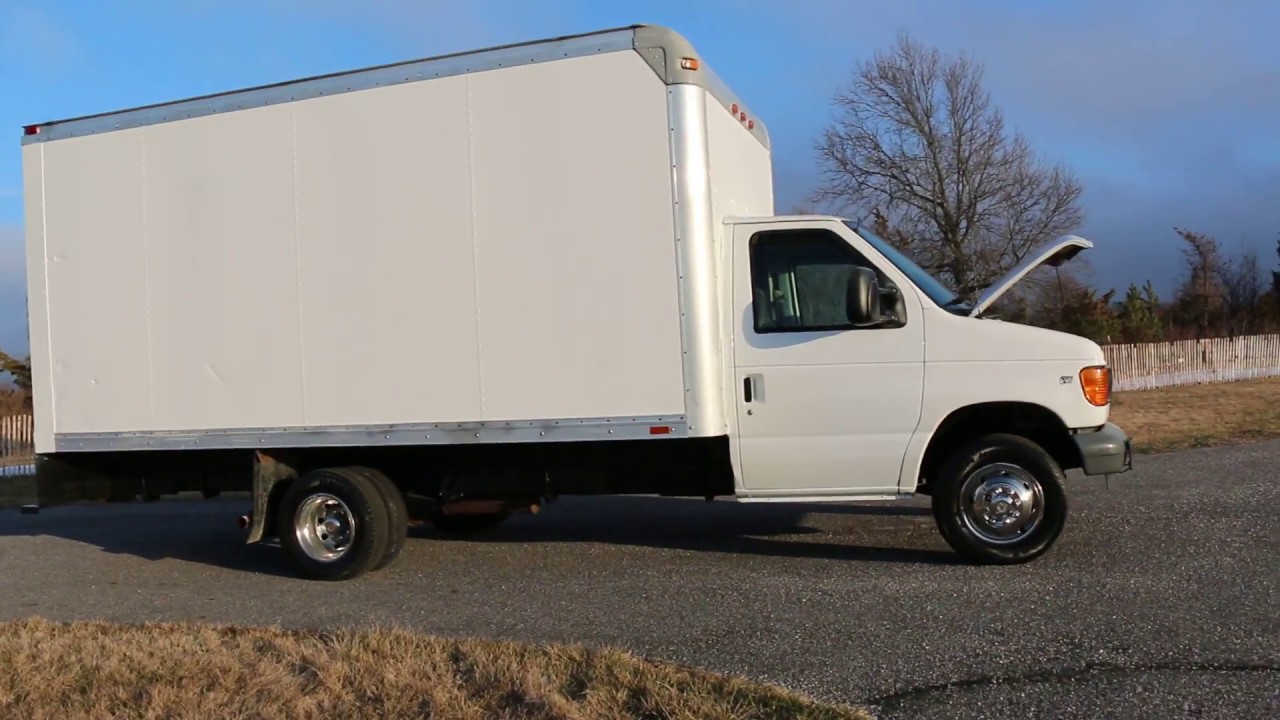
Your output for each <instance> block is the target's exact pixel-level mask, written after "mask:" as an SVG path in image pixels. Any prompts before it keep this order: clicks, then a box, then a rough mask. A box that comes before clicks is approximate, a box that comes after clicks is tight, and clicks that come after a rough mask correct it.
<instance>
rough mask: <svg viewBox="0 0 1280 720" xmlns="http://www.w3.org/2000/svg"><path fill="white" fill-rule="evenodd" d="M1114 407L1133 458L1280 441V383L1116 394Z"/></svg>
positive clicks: (1115, 418)
mask: <svg viewBox="0 0 1280 720" xmlns="http://www.w3.org/2000/svg"><path fill="white" fill-rule="evenodd" d="M1112 402H1113V406H1112V411H1111V418H1112V420H1113V421H1114V422H1115V423H1116V424H1117V425H1119V426H1120V427H1122V428H1124V430H1125V431H1126V432H1128V433H1129V435H1130V436H1131V437H1133V447H1134V451H1135V452H1160V451H1166V450H1178V449H1183V448H1192V447H1206V446H1211V445H1229V444H1233V443H1238V442H1244V441H1249V440H1261V439H1265V438H1272V437H1280V378H1268V379H1265V380H1246V381H1242V382H1233V383H1222V384H1216V385H1194V386H1190V387H1177V388H1160V389H1157V390H1142V391H1136V392H1124V393H1116V394H1115V397H1114V398H1113V400H1112Z"/></svg>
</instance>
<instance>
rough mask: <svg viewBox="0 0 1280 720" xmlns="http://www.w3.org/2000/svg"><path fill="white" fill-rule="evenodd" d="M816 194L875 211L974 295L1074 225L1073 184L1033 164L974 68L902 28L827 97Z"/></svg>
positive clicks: (1053, 169)
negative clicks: (830, 102) (831, 117)
mask: <svg viewBox="0 0 1280 720" xmlns="http://www.w3.org/2000/svg"><path fill="white" fill-rule="evenodd" d="M834 102H835V105H836V107H837V108H838V109H839V111H840V114H839V116H838V117H837V119H836V121H835V123H834V124H833V125H832V126H831V127H830V128H828V129H827V131H826V132H825V133H824V135H823V137H822V139H821V141H820V142H819V144H818V150H819V156H820V159H821V162H822V166H823V173H824V182H823V185H822V186H821V187H820V188H819V190H818V191H817V192H816V193H815V198H814V199H815V200H818V201H828V202H835V203H837V204H839V205H841V206H843V207H844V208H845V209H851V210H853V211H854V212H855V213H856V214H859V215H861V216H864V217H865V216H867V215H870V214H871V213H872V212H882V213H884V215H886V216H887V217H888V218H889V219H890V220H891V222H892V225H893V227H895V228H896V229H898V230H899V231H900V233H901V236H902V237H904V238H907V239H909V240H910V242H909V244H908V246H907V247H904V248H903V249H904V250H906V251H908V252H909V253H911V254H912V255H913V256H914V257H915V258H916V260H917V262H919V263H920V264H921V265H923V266H924V267H926V268H927V269H929V270H930V271H931V272H933V273H935V274H937V275H938V276H939V277H940V278H942V279H944V280H947V281H949V282H950V283H951V284H952V286H953V287H954V288H955V289H956V291H957V292H959V293H960V294H961V296H963V297H970V298H971V297H972V296H973V295H975V294H976V293H978V292H980V291H981V290H982V289H983V288H984V287H986V286H987V285H989V284H990V283H991V282H993V281H994V280H995V279H997V278H998V277H999V276H1000V275H1002V274H1004V273H1005V272H1007V271H1008V270H1009V269H1010V268H1011V267H1012V266H1014V265H1016V264H1017V263H1018V262H1020V261H1021V260H1022V259H1023V258H1024V257H1025V256H1026V255H1027V254H1028V253H1029V252H1030V251H1031V250H1032V249H1033V248H1035V247H1036V246H1037V245H1039V244H1040V243H1041V242H1043V241H1045V240H1046V239H1048V238H1051V237H1053V236H1056V235H1058V234H1061V233H1064V232H1070V231H1071V230H1073V229H1074V228H1076V227H1078V226H1079V224H1080V223H1081V222H1082V220H1083V212H1082V211H1081V209H1080V207H1079V205H1078V200H1079V197H1080V194H1081V185H1080V183H1079V182H1078V181H1077V180H1076V178H1075V177H1074V176H1073V175H1072V173H1071V172H1070V171H1068V170H1067V169H1065V168H1064V167H1061V166H1057V165H1048V164H1045V163H1042V162H1041V161H1040V160H1039V159H1038V158H1037V157H1036V156H1035V154H1034V153H1033V152H1032V150H1031V146H1030V144H1029V143H1028V141H1027V140H1026V138H1024V137H1022V136H1021V135H1019V134H1017V133H1009V132H1008V131H1007V130H1006V128H1005V123H1004V117H1003V114H1002V113H1001V111H1000V110H999V109H998V108H997V107H995V106H994V105H993V104H992V102H991V98H990V96H989V95H988V93H987V91H986V90H985V89H984V87H983V68H982V66H981V65H979V64H978V63H976V62H974V61H973V60H971V59H970V58H968V57H966V56H964V55H960V56H956V57H943V56H942V55H941V54H940V53H939V52H938V51H937V50H932V49H927V48H925V47H922V46H921V45H919V44H917V43H916V42H915V41H913V40H912V39H911V38H910V37H908V36H907V35H905V34H904V35H900V36H899V38H898V41H897V44H896V45H895V46H893V47H892V48H891V49H890V50H889V51H887V52H880V53H877V54H876V55H875V56H874V57H873V58H872V60H871V61H870V62H867V63H864V64H862V65H860V66H859V67H858V68H857V69H856V70H855V72H854V74H853V77H852V80H851V81H850V83H849V85H848V86H847V87H846V88H845V89H844V90H843V91H841V92H840V93H838V94H837V96H836V98H835V101H834Z"/></svg>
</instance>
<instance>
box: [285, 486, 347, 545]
mask: <svg viewBox="0 0 1280 720" xmlns="http://www.w3.org/2000/svg"><path fill="white" fill-rule="evenodd" d="M293 533H294V536H295V537H296V538H297V540H298V547H300V548H302V552H303V553H305V554H306V556H307V557H309V558H311V559H312V560H318V561H320V562H333V561H334V560H337V559H338V558H341V557H342V556H343V555H345V554H346V553H347V550H349V549H350V548H351V541H352V540H353V539H355V533H356V519H355V515H353V514H352V512H351V508H349V507H347V504H346V503H344V502H343V501H342V500H340V499H339V498H337V497H335V496H333V495H329V494H328V493H317V494H315V495H312V496H310V497H308V498H307V499H306V500H303V501H302V504H301V505H299V506H298V512H297V514H295V515H294V522H293Z"/></svg>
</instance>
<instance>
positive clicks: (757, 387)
mask: <svg viewBox="0 0 1280 720" xmlns="http://www.w3.org/2000/svg"><path fill="white" fill-rule="evenodd" d="M763 389H764V377H762V376H761V375H759V374H752V375H747V376H746V377H744V378H742V401H743V402H746V403H754V402H757V401H760V400H762V399H763V396H762V395H761V390H763Z"/></svg>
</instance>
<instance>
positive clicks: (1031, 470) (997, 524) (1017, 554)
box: [932, 434, 1067, 565]
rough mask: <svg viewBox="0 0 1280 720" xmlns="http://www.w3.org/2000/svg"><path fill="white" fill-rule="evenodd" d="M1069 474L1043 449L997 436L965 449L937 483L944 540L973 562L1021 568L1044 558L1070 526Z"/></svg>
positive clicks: (953, 458)
mask: <svg viewBox="0 0 1280 720" xmlns="http://www.w3.org/2000/svg"><path fill="white" fill-rule="evenodd" d="M1065 480H1066V478H1065V476H1064V475H1063V473H1062V469H1061V468H1060V467H1059V466H1058V463H1057V462H1055V461H1054V459H1053V457H1052V456H1050V455H1049V453H1047V452H1045V451H1044V449H1043V448H1041V447H1040V446H1039V445H1037V444H1035V443H1033V442H1031V441H1030V440H1028V439H1026V438H1024V437H1020V436H1017V435H1006V434H993V435H987V436H985V437H981V438H978V439H976V440H974V441H972V442H970V443H968V444H967V445H965V446H964V447H962V448H960V449H959V450H958V451H957V452H956V453H954V454H953V455H952V456H951V457H950V458H948V459H947V461H946V462H945V463H944V464H943V466H942V470H941V472H940V474H939V477H938V478H937V481H936V483H935V485H934V492H933V498H932V500H933V516H934V520H935V521H936V522H937V524H938V529H939V530H940V531H941V533H942V537H943V538H944V539H945V540H946V541H947V544H949V545H950V546H951V547H952V549H954V550H955V551H956V552H957V553H959V554H960V555H961V556H962V557H964V558H965V559H966V560H969V561H970V562H974V563H978V564H981V565H1009V564H1014V563H1023V562H1027V561H1030V560H1033V559H1035V558H1037V557H1039V556H1040V555H1043V554H1044V553H1045V552H1047V551H1048V550H1049V548H1050V547H1052V546H1053V544H1054V542H1056V541H1057V539H1058V536H1059V535H1060V534H1061V533H1062V529H1063V527H1064V526H1065V525H1066V521H1067V493H1066V488H1065Z"/></svg>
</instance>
